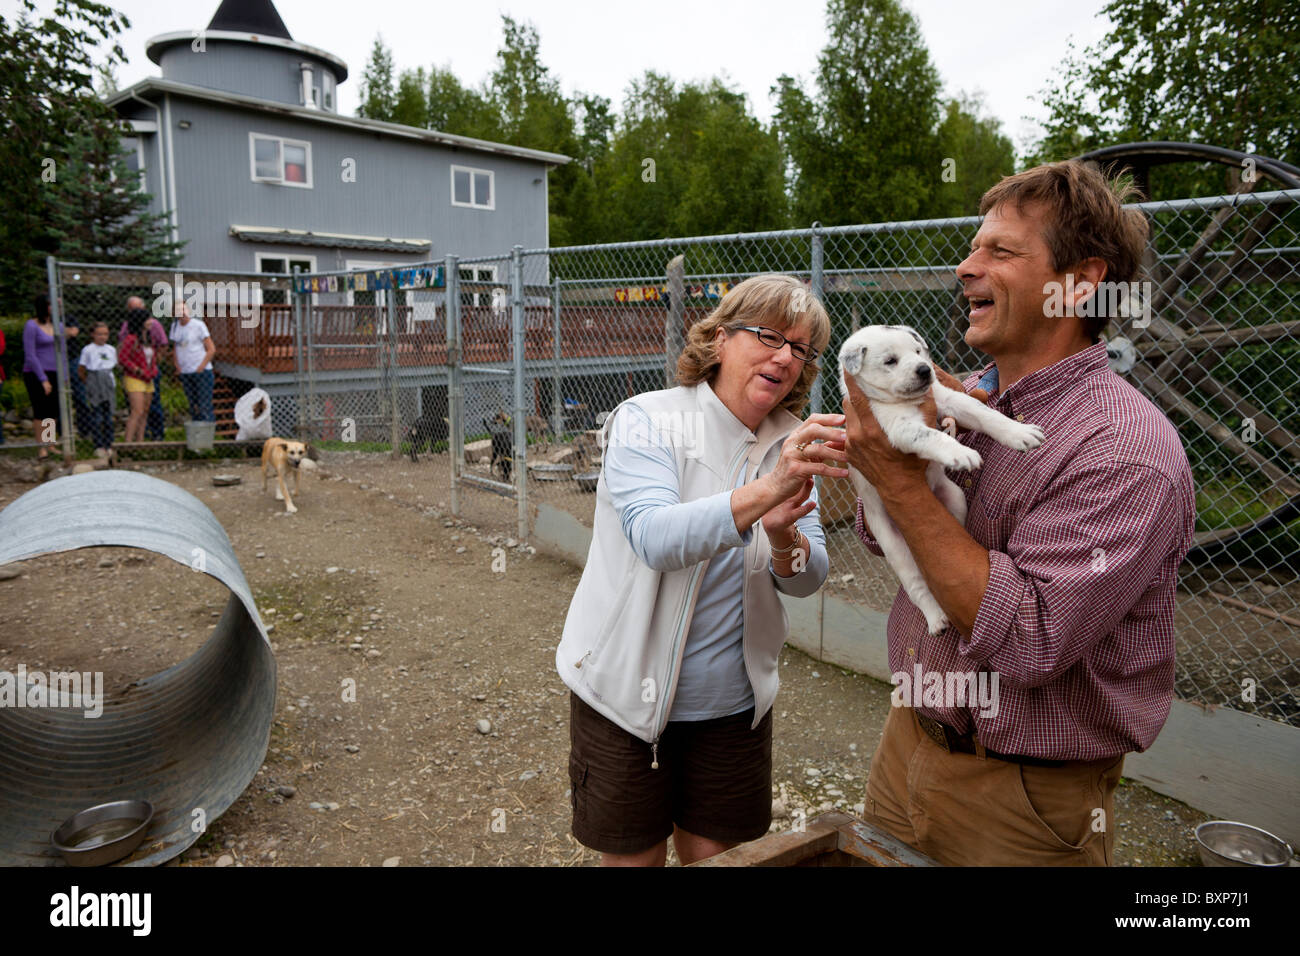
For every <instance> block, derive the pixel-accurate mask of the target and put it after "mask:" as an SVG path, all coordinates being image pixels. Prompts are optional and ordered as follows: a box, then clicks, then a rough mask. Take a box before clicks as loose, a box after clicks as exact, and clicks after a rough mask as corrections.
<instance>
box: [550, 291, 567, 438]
mask: <svg viewBox="0 0 1300 956" xmlns="http://www.w3.org/2000/svg"><path fill="white" fill-rule="evenodd" d="M562 351H563V350H562V347H561V343H560V277H559V276H556V277H555V281H554V282H553V283H552V284H551V431H553V432H554V433H555V435H556V437H557V438H558V437H559V435H560V434H561V433H562V432H563V431H564V399H563V398H562V397H561V395H560V391H561V389H562V388H563V384H562V383H563V380H564V376H563V375H562V374H561V373H560V354H561V352H562Z"/></svg>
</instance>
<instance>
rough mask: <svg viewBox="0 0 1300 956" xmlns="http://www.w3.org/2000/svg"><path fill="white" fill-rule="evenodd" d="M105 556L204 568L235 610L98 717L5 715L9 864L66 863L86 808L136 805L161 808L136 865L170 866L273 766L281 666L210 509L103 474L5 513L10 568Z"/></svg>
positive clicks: (0, 728)
mask: <svg viewBox="0 0 1300 956" xmlns="http://www.w3.org/2000/svg"><path fill="white" fill-rule="evenodd" d="M88 515H94V518H93V519H88V518H87V516H88ZM103 546H116V547H128V548H141V549H143V550H146V551H153V552H155V553H156V554H161V555H165V556H166V557H169V558H171V559H172V560H174V561H177V562H179V563H180V564H182V565H184V566H185V567H187V568H190V567H195V566H196V565H201V566H202V570H203V571H204V572H205V573H207V574H209V575H211V576H212V577H214V578H216V579H217V580H218V581H220V582H221V583H222V584H224V585H225V586H226V587H227V588H229V589H230V599H229V601H228V602H227V604H226V609H225V612H224V613H223V614H222V615H221V619H220V621H219V622H218V623H217V626H216V629H215V630H214V631H213V632H212V634H211V636H210V637H209V638H208V639H207V641H206V642H205V643H204V644H203V646H202V647H200V648H199V649H198V650H197V651H195V653H194V654H193V655H192V656H191V657H189V658H188V659H186V660H184V661H182V662H181V663H179V664H176V665H175V666H173V667H169V668H168V669H167V670H164V671H162V672H161V673H158V674H154V675H153V676H152V677H146V678H144V679H142V680H138V681H135V682H133V683H132V684H130V685H129V687H128V689H127V692H126V693H125V694H120V695H117V696H115V697H113V696H110V695H109V689H108V688H105V697H106V700H105V701H104V704H103V713H102V714H101V715H100V716H98V717H87V716H86V715H85V713H84V712H83V710H81V709H78V708H61V707H39V708H21V709H20V708H16V707H0V865H6V866H13V865H20V866H23V865H26V866H30V865H62V863H63V860H62V858H61V857H59V856H58V855H57V854H56V853H55V852H54V851H53V849H52V847H51V845H50V834H51V833H52V832H53V831H54V829H55V828H56V827H57V826H58V825H59V824H60V823H62V822H63V821H64V820H65V819H67V818H68V817H69V816H71V815H72V814H73V813H76V812H77V811H78V810H82V809H85V808H86V807H89V806H91V805H93V804H98V803H104V802H107V801H111V800H119V799H127V798H141V799H145V800H148V801H149V802H151V803H152V804H153V806H154V817H153V821H152V823H151V824H150V826H149V830H148V832H147V833H146V834H145V838H144V841H143V842H142V843H141V844H140V847H139V848H138V849H137V850H136V851H135V853H133V854H132V855H131V856H130V857H129V858H128V859H127V860H126V861H125V862H126V864H127V865H133V866H154V865H157V864H159V863H163V862H165V861H166V860H169V859H171V858H172V857H174V856H177V855H179V854H180V853H182V852H184V850H185V849H186V848H187V847H189V846H190V845H191V844H192V843H193V842H194V841H195V840H197V839H198V838H199V837H200V836H202V832H203V831H202V828H201V827H196V826H195V821H199V822H201V823H205V824H207V825H209V826H210V825H211V824H212V821H214V820H215V819H216V818H217V817H218V816H220V815H221V814H222V813H223V812H224V811H225V810H226V809H227V808H228V807H229V806H230V805H231V804H232V803H234V802H235V800H236V799H238V797H239V795H240V794H241V793H242V792H243V791H244V788H245V787H247V786H248V784H249V781H251V780H252V779H253V776H254V775H255V774H256V773H257V770H258V768H259V767H261V765H262V761H263V759H264V758H265V756H266V748H267V745H268V743H269V741H270V733H271V721H272V717H273V715H274V712H275V657H274V655H273V654H272V652H271V645H270V641H269V640H268V638H267V636H266V629H265V628H264V627H263V625H262V621H261V618H260V617H259V616H258V613H257V608H256V606H255V605H254V603H253V596H252V593H251V592H250V591H249V588H248V582H247V581H246V580H244V573H243V571H242V570H240V567H239V563H238V562H237V561H236V560H235V553H234V550H233V549H232V548H231V545H230V539H229V538H228V537H227V536H226V532H225V530H224V529H223V528H222V527H221V524H220V523H219V522H218V521H217V519H216V517H215V516H214V515H213V514H212V512H211V511H210V510H208V508H207V506H205V505H204V504H203V503H202V502H200V501H199V500H198V499H197V498H195V497H194V496H193V495H191V494H189V493H188V492H185V491H182V490H181V489H180V488H177V487H176V486H175V485H172V484H169V483H167V482H165V481H160V480H158V479H157V478H150V477H149V476H147V475H142V474H138V473H135V472H122V471H99V472H93V473H91V474H85V475H72V476H69V477H67V478H59V479H58V480H56V481H51V482H48V483H46V484H43V485H40V486H39V487H37V488H34V489H32V490H31V491H29V492H27V493H26V494H25V495H23V496H22V497H21V498H19V499H18V500H17V501H15V502H13V503H12V504H11V505H9V507H7V508H5V509H4V511H2V512H0V565H4V564H7V563H9V562H11V561H20V560H23V559H25V558H33V557H37V556H38V555H42V554H53V553H56V552H60V551H71V550H75V549H77V548H92V547H103ZM122 598H123V599H124V600H128V601H129V600H130V594H129V593H127V594H124V595H122ZM53 665H54V666H55V667H57V666H58V662H53ZM83 669H84V668H83ZM196 811H197V812H196Z"/></svg>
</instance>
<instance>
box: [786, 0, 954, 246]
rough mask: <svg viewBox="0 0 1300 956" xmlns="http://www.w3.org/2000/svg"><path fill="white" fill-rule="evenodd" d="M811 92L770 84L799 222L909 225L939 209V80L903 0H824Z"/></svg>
mask: <svg viewBox="0 0 1300 956" xmlns="http://www.w3.org/2000/svg"><path fill="white" fill-rule="evenodd" d="M826 20H827V31H828V33H829V38H828V42H827V45H826V47H825V48H824V49H823V50H822V52H821V55H820V56H819V57H818V70H817V89H816V92H815V94H809V93H807V92H806V91H805V90H804V89H803V87H802V85H801V84H800V83H799V82H798V81H797V80H795V79H793V78H791V77H789V76H781V77H780V78H779V79H778V80H777V86H776V87H775V90H774V92H775V94H776V97H777V116H776V125H777V129H778V130H779V131H780V134H781V137H782V140H783V142H784V144H785V146H786V148H787V150H788V152H789V157H790V168H789V170H788V172H789V176H790V187H791V193H792V196H793V204H794V218H795V221H796V222H811V221H813V220H820V221H821V222H822V223H825V224H827V225H831V224H840V223H856V222H883V221H886V220H891V219H913V218H917V217H920V216H924V215H927V214H930V213H931V212H932V211H933V210H934V209H935V208H936V204H937V202H938V200H937V198H936V196H937V193H938V188H939V186H940V185H941V179H940V176H941V173H942V167H941V163H940V160H941V159H942V156H941V153H940V148H939V139H938V134H937V131H936V130H937V126H938V124H939V85H940V84H939V74H938V72H937V71H936V70H935V68H934V65H933V64H932V63H931V62H930V54H929V52H928V50H927V49H926V47H925V43H924V41H923V40H922V37H921V31H920V27H919V25H918V24H917V21H916V18H915V17H914V16H913V15H912V14H911V13H909V12H908V11H907V10H906V9H905V8H904V7H903V6H902V4H901V2H900V0H829V2H828V3H827V12H826Z"/></svg>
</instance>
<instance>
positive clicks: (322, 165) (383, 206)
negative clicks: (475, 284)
mask: <svg viewBox="0 0 1300 956" xmlns="http://www.w3.org/2000/svg"><path fill="white" fill-rule="evenodd" d="M146 52H147V54H148V56H149V59H150V60H152V61H153V62H155V63H157V64H158V65H159V66H160V67H161V70H162V75H161V76H160V77H153V78H150V79H146V80H143V81H141V82H139V83H136V84H134V85H133V86H131V87H129V88H127V89H124V90H122V91H120V92H118V93H115V94H113V95H112V96H111V97H110V98H109V100H108V102H109V104H110V105H111V106H112V107H113V108H114V109H115V110H116V111H117V113H118V114H119V115H120V116H121V117H122V119H123V120H124V121H126V123H127V124H128V125H129V126H130V129H131V132H130V134H129V135H128V136H127V138H126V140H125V145H126V148H127V150H128V156H129V160H130V162H131V163H132V164H133V165H135V166H136V167H137V170H138V172H139V175H140V177H141V181H142V185H143V187H144V189H145V191H146V192H148V193H149V194H150V195H151V196H152V208H153V211H155V212H159V213H162V214H164V215H165V216H166V217H167V221H168V222H169V224H170V229H171V232H172V236H173V238H174V239H177V240H183V241H184V242H185V243H186V245H185V246H184V252H183V260H182V267H183V268H188V269H191V270H203V271H215V270H231V271H239V272H255V273H284V272H291V271H293V270H294V269H295V268H296V269H298V270H301V271H305V272H316V271H322V272H323V271H330V270H342V269H353V268H377V267H381V266H400V265H407V264H412V263H419V262H427V261H429V260H440V259H441V258H442V257H443V256H445V255H447V254H448V253H455V254H457V255H459V256H462V257H465V256H474V255H486V254H497V253H503V252H508V251H509V250H510V248H511V247H512V246H513V245H515V244H516V243H519V244H522V245H524V246H525V247H526V248H542V247H545V246H546V245H547V244H548V243H547V239H548V236H547V171H548V170H549V169H550V168H551V167H554V166H557V165H560V164H563V163H567V162H568V161H569V158H568V157H566V156H562V155H559V154H556V153H548V152H542V151H539V150H534V149H525V148H522V147H517V146H509V145H505V144H501V143H492V142H486V141H483V140H476V139H471V138H468V137H464V136H454V135H450V134H447V133H441V132H438V131H435V130H428V129H420V128H415V127H409V126H402V125H399V124H395V123H385V122H379V121H377V120H370V119H362V118H358V117H352V116H344V115H340V114H339V112H338V87H339V85H340V84H342V83H343V82H345V81H346V80H347V77H348V67H347V64H346V63H344V62H343V61H342V60H341V59H339V58H338V57H336V56H334V55H333V54H330V53H327V52H325V51H324V50H320V49H317V48H315V47H311V46H308V45H306V44H304V43H300V42H298V41H296V40H294V39H293V37H292V36H290V34H289V31H288V29H287V28H286V27H285V25H284V23H283V21H282V20H281V19H280V15H279V13H278V12H277V11H276V9H275V7H274V5H273V4H272V3H271V0H223V2H222V3H221V5H220V7H219V8H218V9H217V11H216V14H215V15H214V16H213V18H212V21H211V22H210V23H209V24H208V25H207V27H206V28H205V29H202V30H185V31H180V32H176V33H167V34H163V35H161V36H157V37H154V38H153V39H151V40H150V41H149V42H148V45H147V47H146ZM501 271H503V270H501V269H499V268H496V267H491V266H487V267H476V268H475V269H474V271H473V272H472V273H470V274H469V275H465V273H463V272H462V276H463V277H464V278H468V279H471V280H475V281H481V282H491V283H494V284H495V283H498V282H499V283H501V285H502V286H505V285H506V284H507V282H508V276H506V275H501V274H497V273H499V272H501ZM542 281H545V280H544V279H543V280H542ZM421 298H422V299H423V300H424V301H426V302H428V303H429V304H430V305H432V303H433V297H432V296H429V297H421ZM483 298H484V299H485V300H486V295H485V296H483ZM403 299H404V303H405V304H406V305H412V304H414V299H413V297H412V296H410V295H406V296H404V297H403ZM264 301H266V302H268V303H273V302H276V301H281V302H282V301H283V297H282V294H281V296H280V297H279V298H277V297H274V296H268V297H267V298H266V299H265V300H264ZM313 301H314V302H315V303H316V304H322V303H328V304H337V305H338V306H340V307H342V306H349V305H352V304H353V303H354V302H356V303H357V304H360V303H362V302H363V301H364V302H369V303H373V302H374V297H373V294H372V295H371V296H368V297H363V296H361V295H360V294H359V293H358V294H356V295H354V294H353V293H351V292H348V293H342V292H339V293H331V294H324V293H323V294H321V295H318V296H314V297H313ZM471 304H478V303H477V301H474V302H472V303H471ZM415 312H416V315H415V316H413V317H418V312H419V309H416V310H415ZM215 337H216V336H215V335H214V338H215ZM218 345H219V346H220V345H221V343H218ZM230 352H231V350H229V349H228V350H226V354H224V355H222V354H219V355H218V362H217V371H218V373H219V375H223V377H224V378H226V379H228V380H233V381H232V382H231V384H232V385H233V391H234V393H238V392H240V391H242V390H243V389H244V388H246V387H248V386H249V385H250V384H254V383H255V384H259V385H262V386H263V387H265V388H267V390H268V391H270V392H272V394H275V393H276V392H279V393H281V394H282V395H284V396H285V398H286V399H287V398H288V397H289V395H290V394H291V392H290V379H291V377H292V367H291V366H286V367H283V368H277V367H276V366H275V365H274V362H271V363H269V364H268V362H267V361H266V360H264V358H258V360H257V361H252V360H244V359H241V358H239V357H238V356H235V355H232V354H230ZM338 371H339V372H340V373H342V372H344V371H345V370H343V369H339V370H338ZM336 377H337V378H338V379H339V387H340V388H345V387H351V388H354V389H356V390H361V389H364V388H367V387H370V385H369V384H368V383H366V382H365V381H363V380H361V379H364V378H365V376H364V375H362V376H360V377H358V376H357V375H352V376H350V378H351V379H352V380H353V381H351V383H350V385H349V384H348V383H347V382H345V381H344V379H346V378H349V376H346V375H342V374H340V375H338V376H336ZM277 384H278V385H279V387H277ZM424 404H425V403H424V402H423V401H422V400H420V399H418V398H417V401H416V411H417V412H418V410H419V407H420V406H422V405H424ZM218 418H219V420H220V418H221V416H220V414H219V416H218ZM277 418H280V416H279V415H277Z"/></svg>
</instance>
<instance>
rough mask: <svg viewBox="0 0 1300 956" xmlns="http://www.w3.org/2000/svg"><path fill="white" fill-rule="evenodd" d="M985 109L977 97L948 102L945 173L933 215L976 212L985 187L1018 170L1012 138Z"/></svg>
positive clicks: (943, 127) (942, 144) (942, 140)
mask: <svg viewBox="0 0 1300 956" xmlns="http://www.w3.org/2000/svg"><path fill="white" fill-rule="evenodd" d="M983 112H984V105H983V103H982V102H981V101H980V100H979V99H978V98H975V97H968V96H959V97H957V98H956V99H951V100H948V102H947V103H945V104H944V108H943V121H942V122H941V123H940V124H939V131H938V137H939V152H940V154H941V155H942V157H943V160H942V168H943V169H944V173H943V174H941V175H940V177H939V185H938V186H937V187H935V192H934V199H933V202H932V204H931V207H930V213H931V214H932V215H935V216H940V217H947V216H973V215H975V214H976V213H978V212H979V205H980V197H981V196H983V195H984V192H985V190H987V189H988V188H989V187H990V186H992V185H993V184H994V183H996V182H997V181H998V180H999V179H1000V178H1001V177H1003V176H1009V175H1011V174H1012V173H1014V172H1015V171H1016V156H1015V151H1014V149H1013V148H1012V146H1011V140H1010V139H1008V138H1007V137H1006V136H1004V135H1003V134H1002V127H1001V124H1000V123H999V122H998V120H997V119H995V118H993V117H989V116H984V115H981V114H983Z"/></svg>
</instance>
